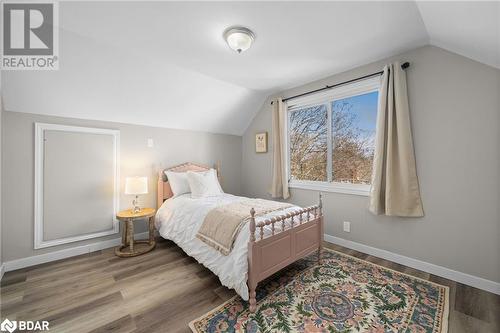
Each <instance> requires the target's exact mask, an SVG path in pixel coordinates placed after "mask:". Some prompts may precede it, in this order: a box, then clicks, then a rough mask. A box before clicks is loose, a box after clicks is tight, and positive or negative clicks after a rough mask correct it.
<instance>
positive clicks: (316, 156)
mask: <svg viewBox="0 0 500 333" xmlns="http://www.w3.org/2000/svg"><path fill="white" fill-rule="evenodd" d="M289 117H290V118H289V124H290V174H291V178H292V179H300V180H317V181H326V180H327V175H326V160H327V122H326V105H318V106H313V107H308V108H304V109H300V110H297V111H293V112H290V113H289Z"/></svg>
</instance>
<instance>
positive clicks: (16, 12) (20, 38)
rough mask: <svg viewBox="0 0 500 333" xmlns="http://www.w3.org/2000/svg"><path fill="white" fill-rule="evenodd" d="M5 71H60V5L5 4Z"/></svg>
mask: <svg viewBox="0 0 500 333" xmlns="http://www.w3.org/2000/svg"><path fill="white" fill-rule="evenodd" d="M2 19H3V20H2V21H3V24H2V29H3V34H2V35H3V42H2V59H1V60H2V61H1V68H2V69H3V70H6V69H10V70H26V69H31V70H33V69H43V70H52V69H58V43H59V40H58V37H59V34H58V28H57V24H56V21H57V19H58V6H57V3H56V2H37V3H26V2H4V3H2Z"/></svg>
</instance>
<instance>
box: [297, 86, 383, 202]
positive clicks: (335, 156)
mask: <svg viewBox="0 0 500 333" xmlns="http://www.w3.org/2000/svg"><path fill="white" fill-rule="evenodd" d="M379 84H380V80H379V77H376V78H372V79H368V80H364V81H361V82H356V83H353V84H350V85H346V86H341V87H338V88H335V89H332V90H329V91H325V92H321V93H317V94H314V95H309V96H305V97H302V98H300V99H299V98H298V99H294V100H292V101H290V103H289V104H288V126H287V128H288V133H287V137H288V149H287V151H288V159H287V162H288V172H289V179H290V187H295V188H305V189H314V190H324V191H332V192H342V193H351V194H360V195H368V192H369V189H370V181H371V173H372V165H373V153H374V148H375V124H376V118H377V106H378V89H379Z"/></svg>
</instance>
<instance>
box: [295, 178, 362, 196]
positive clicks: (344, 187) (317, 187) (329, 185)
mask: <svg viewBox="0 0 500 333" xmlns="http://www.w3.org/2000/svg"><path fill="white" fill-rule="evenodd" d="M288 187H290V188H297V189H301V190H311V191H321V192H332V193H342V194H352V195H360V196H364V197H367V196H369V195H370V189H371V185H365V184H348V183H337V182H318V181H311V180H309V181H308V180H296V179H292V180H290V181H289V182H288Z"/></svg>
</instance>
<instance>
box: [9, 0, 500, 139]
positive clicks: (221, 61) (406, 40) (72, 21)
mask: <svg viewBox="0 0 500 333" xmlns="http://www.w3.org/2000/svg"><path fill="white" fill-rule="evenodd" d="M499 11H500V9H499V4H498V3H490V4H475V3H474V4H473V3H455V2H443V3H433V2H431V3H427V2H426V3H415V2H410V1H409V2H314V3H311V2H309V3H307V2H259V3H255V2H254V3H251V2H214V3H211V2H116V1H114V2H61V3H60V9H59V16H60V19H59V20H60V22H59V23H60V37H59V38H60V42H59V46H60V57H59V58H60V69H59V70H58V71H52V72H44V71H25V72H14V71H7V72H4V73H2V74H3V75H2V89H3V94H4V101H5V109H7V110H10V111H20V112H30V113H40V114H49V115H58V116H65V117H75V118H84V119H98V120H107V121H116V122H125V123H134V124H143V125H151V126H160V127H167V128H179V129H190V130H199V131H206V132H214V133H228V134H236V135H241V134H242V133H243V132H244V130H245V129H246V127H247V125H248V124H249V122H250V121H251V119H252V118H253V116H254V115H255V113H256V112H257V111H258V110H259V108H260V106H261V105H262V103H263V101H264V100H265V98H266V97H267V96H268V95H269V94H272V93H275V92H277V91H280V90H284V89H287V88H290V87H293V86H297V85H301V84H303V83H306V82H308V81H312V80H316V79H319V78H322V77H326V76H329V75H332V74H335V73H338V72H341V71H344V70H347V69H349V68H353V67H357V66H359V65H362V64H365V63H369V62H372V61H375V60H378V59H381V58H384V57H388V56H391V55H394V54H397V53H401V52H404V51H407V50H410V49H413V48H416V47H419V46H423V45H426V44H429V43H430V44H433V45H436V46H440V47H443V48H446V49H448V50H450V51H452V52H456V53H459V54H462V55H464V56H467V57H471V58H473V59H475V60H478V61H481V62H484V63H486V64H489V65H492V66H496V67H498V68H500V60H499V59H500V31H499V23H498V22H499V20H500V12H499ZM464 22H465V23H464ZM231 25H244V26H248V27H250V28H251V29H252V30H253V31H254V32H255V34H256V36H257V38H256V42H255V43H254V45H253V46H252V48H251V49H250V50H248V51H247V52H245V53H243V54H241V55H238V54H236V53H234V52H233V51H232V50H230V49H229V48H228V47H227V46H226V45H225V42H224V40H223V39H222V33H223V31H224V29H225V28H227V27H229V26H231Z"/></svg>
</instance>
